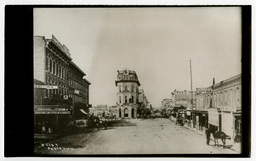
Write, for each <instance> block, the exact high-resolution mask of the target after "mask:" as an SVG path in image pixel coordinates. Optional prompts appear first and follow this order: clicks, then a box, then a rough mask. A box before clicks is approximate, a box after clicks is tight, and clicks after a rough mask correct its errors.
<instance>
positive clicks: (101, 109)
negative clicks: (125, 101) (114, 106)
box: [90, 105, 108, 116]
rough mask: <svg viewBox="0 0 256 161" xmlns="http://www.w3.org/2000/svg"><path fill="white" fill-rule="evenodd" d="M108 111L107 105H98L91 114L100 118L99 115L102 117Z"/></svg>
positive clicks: (91, 109)
mask: <svg viewBox="0 0 256 161" xmlns="http://www.w3.org/2000/svg"><path fill="white" fill-rule="evenodd" d="M107 111H108V106H107V105H97V106H93V107H91V108H90V113H91V114H93V115H95V116H99V115H100V116H102V114H103V113H104V112H107Z"/></svg>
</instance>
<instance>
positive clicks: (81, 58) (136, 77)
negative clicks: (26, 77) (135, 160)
mask: <svg viewBox="0 0 256 161" xmlns="http://www.w3.org/2000/svg"><path fill="white" fill-rule="evenodd" d="M33 12H34V15H33V18H34V26H33V27H34V37H33V47H34V48H33V49H34V53H33V54H34V58H33V60H34V152H35V154H39V155H67V154H71V155H81V154H82V155H88V154H241V146H242V145H241V144H242V141H241V138H242V132H241V130H242V128H243V127H242V121H243V120H242V111H243V107H242V103H241V102H242V92H241V91H242V86H241V84H242V70H241V67H242V64H241V51H242V50H241V47H242V46H241V44H242V43H241V41H242V38H241V36H242V35H241V33H242V32H241V26H242V25H241V23H242V19H241V7H230V6H229V7H206V6H204V7H200V6H198V7H163V8H161V7H120V8H118V7H116V8H115V7H102V8H101V7H81V8H79V7H75V8H72V7H70V8H65V7H62V8H58V7H56V8H51V7H50V8H34V10H33Z"/></svg>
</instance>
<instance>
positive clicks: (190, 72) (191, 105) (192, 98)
mask: <svg viewBox="0 0 256 161" xmlns="http://www.w3.org/2000/svg"><path fill="white" fill-rule="evenodd" d="M189 62H190V80H191V109H193V87H192V67H191V60H189Z"/></svg>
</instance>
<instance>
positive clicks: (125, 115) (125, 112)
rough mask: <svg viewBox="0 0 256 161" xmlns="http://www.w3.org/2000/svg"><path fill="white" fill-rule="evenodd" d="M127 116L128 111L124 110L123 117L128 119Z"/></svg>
mask: <svg viewBox="0 0 256 161" xmlns="http://www.w3.org/2000/svg"><path fill="white" fill-rule="evenodd" d="M128 116H129V114H128V109H127V108H126V109H124V117H128Z"/></svg>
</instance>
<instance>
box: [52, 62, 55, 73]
mask: <svg viewBox="0 0 256 161" xmlns="http://www.w3.org/2000/svg"><path fill="white" fill-rule="evenodd" d="M52 66H53V74H55V62H53V64H52Z"/></svg>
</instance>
